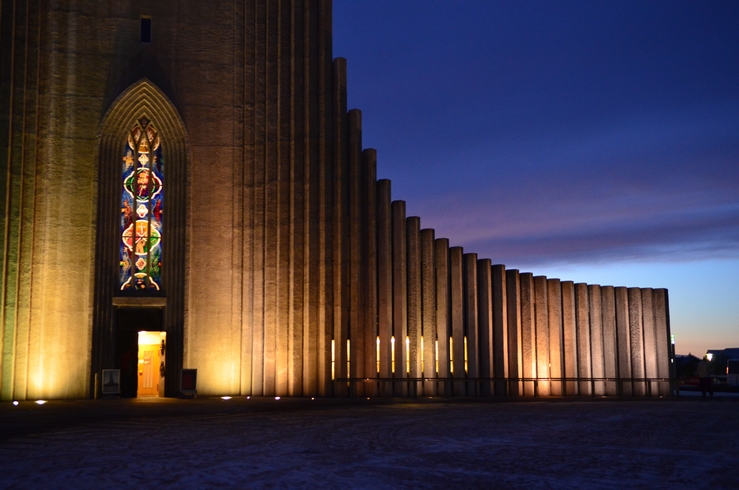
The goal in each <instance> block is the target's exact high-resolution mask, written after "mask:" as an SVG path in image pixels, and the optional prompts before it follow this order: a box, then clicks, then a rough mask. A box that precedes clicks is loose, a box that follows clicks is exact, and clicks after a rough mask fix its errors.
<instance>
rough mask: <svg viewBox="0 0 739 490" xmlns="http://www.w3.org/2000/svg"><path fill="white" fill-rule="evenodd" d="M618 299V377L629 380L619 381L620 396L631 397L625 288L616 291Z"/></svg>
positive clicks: (629, 350) (627, 301)
mask: <svg viewBox="0 0 739 490" xmlns="http://www.w3.org/2000/svg"><path fill="white" fill-rule="evenodd" d="M614 291H615V298H616V344H617V348H618V377H619V378H620V379H621V380H623V379H629V381H621V380H620V381H619V384H620V387H619V389H620V393H619V394H620V395H625V396H631V394H632V393H633V390H632V384H631V381H630V379H631V378H632V371H631V340H630V334H629V294H628V291H627V290H626V288H625V287H617V288H615V289H614Z"/></svg>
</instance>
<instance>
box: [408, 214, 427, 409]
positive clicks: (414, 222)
mask: <svg viewBox="0 0 739 490" xmlns="http://www.w3.org/2000/svg"><path fill="white" fill-rule="evenodd" d="M405 226H406V236H407V239H406V240H407V247H408V260H407V264H408V266H407V267H408V359H409V360H410V366H409V367H410V370H409V374H408V375H409V377H410V378H414V379H418V378H420V377H421V375H422V373H423V371H422V370H421V352H422V351H421V320H422V317H423V312H422V300H423V297H422V291H421V218H419V217H418V216H410V217H409V218H408V219H406V225H405ZM408 386H409V389H410V390H411V391H409V392H408V394H409V395H410V396H415V395H417V394H419V383H417V382H412V383H409V385H408Z"/></svg>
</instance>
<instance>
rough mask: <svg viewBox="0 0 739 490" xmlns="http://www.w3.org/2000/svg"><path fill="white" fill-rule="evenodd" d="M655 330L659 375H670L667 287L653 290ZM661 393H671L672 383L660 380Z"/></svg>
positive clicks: (664, 376) (666, 376)
mask: <svg viewBox="0 0 739 490" xmlns="http://www.w3.org/2000/svg"><path fill="white" fill-rule="evenodd" d="M653 295H654V302H653V305H652V308H653V309H654V330H655V336H656V338H657V375H658V376H659V377H660V378H669V377H670V349H671V348H672V346H671V344H670V307H669V299H668V295H667V290H666V289H655V290H654V291H653ZM659 394H660V395H662V396H666V395H669V394H670V383H669V382H660V386H659Z"/></svg>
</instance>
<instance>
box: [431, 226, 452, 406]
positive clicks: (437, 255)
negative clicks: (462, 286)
mask: <svg viewBox="0 0 739 490" xmlns="http://www.w3.org/2000/svg"><path fill="white" fill-rule="evenodd" d="M434 261H435V263H436V277H435V280H436V338H437V342H438V344H437V345H438V354H437V355H438V358H439V366H438V373H437V374H438V377H439V379H440V380H443V381H441V382H440V384H439V385H438V386H437V392H438V393H439V394H440V395H445V396H450V395H451V394H452V390H451V388H452V385H451V383H450V381H449V379H450V373H449V368H450V358H449V338H450V337H451V334H452V329H451V315H450V311H451V310H450V303H449V300H450V297H449V278H450V272H449V240H448V239H446V238H437V239H436V240H435V241H434Z"/></svg>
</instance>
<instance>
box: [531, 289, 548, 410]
mask: <svg viewBox="0 0 739 490" xmlns="http://www.w3.org/2000/svg"><path fill="white" fill-rule="evenodd" d="M534 300H535V302H536V303H535V305H534V312H535V315H536V316H535V327H536V377H537V379H538V386H537V391H538V393H537V394H538V395H539V396H549V395H551V393H552V390H551V383H550V381H549V377H550V373H551V372H550V370H549V362H550V360H549V318H548V305H547V278H546V276H535V277H534Z"/></svg>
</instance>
